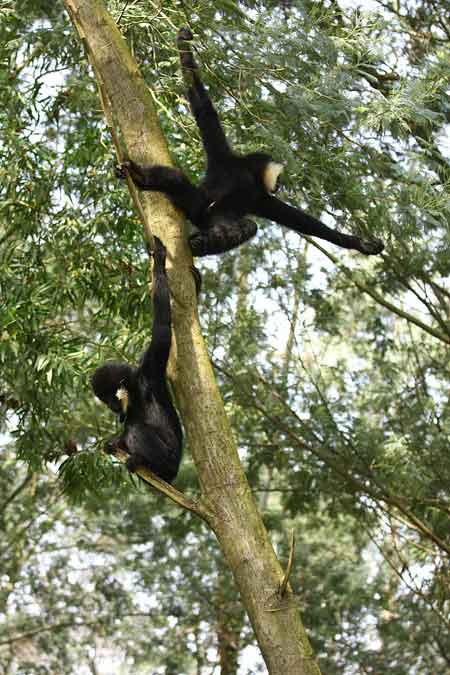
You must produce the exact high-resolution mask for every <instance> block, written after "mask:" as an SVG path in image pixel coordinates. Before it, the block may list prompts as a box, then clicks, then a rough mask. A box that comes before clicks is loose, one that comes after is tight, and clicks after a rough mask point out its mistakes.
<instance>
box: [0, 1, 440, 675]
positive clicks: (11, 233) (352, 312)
mask: <svg viewBox="0 0 450 675" xmlns="http://www.w3.org/2000/svg"><path fill="white" fill-rule="evenodd" d="M108 6H109V8H110V10H111V13H112V15H113V16H114V17H115V19H116V21H117V22H118V23H119V25H120V27H121V30H122V31H123V34H124V36H125V38H126V39H127V41H128V42H129V44H130V46H131V48H132V49H133V51H134V54H135V56H136V59H137V61H138V62H139V64H140V65H141V68H142V72H143V73H144V75H145V77H146V79H147V81H148V83H149V86H151V87H152V90H153V91H154V96H155V100H156V103H157V106H158V109H159V111H160V115H161V123H162V125H163V128H164V131H165V132H166V134H167V138H168V142H169V145H170V148H171V151H172V154H173V156H174V158H175V160H176V161H177V162H178V163H179V164H180V165H181V166H182V167H183V168H184V169H185V170H186V171H187V172H188V173H189V174H190V175H191V176H197V175H198V174H199V173H200V172H201V171H202V169H203V158H202V153H201V147H200V143H199V138H198V134H197V131H196V128H195V125H194V123H193V121H192V119H191V117H190V116H189V114H188V111H187V108H186V103H185V99H184V97H183V91H182V83H181V79H180V77H179V72H178V59H177V54H176V52H175V47H174V36H175V32H176V28H178V27H179V26H181V25H185V24H186V23H189V24H190V25H191V27H192V28H193V30H194V32H195V34H196V39H197V42H198V44H199V54H198V57H199V61H200V62H201V64H202V68H203V72H204V77H205V81H206V82H207V84H208V86H209V89H210V91H211V94H212V96H213V98H214V100H215V102H216V103H217V105H218V107H219V108H220V110H221V115H222V118H223V119H224V123H225V126H226V129H227V133H229V135H230V138H232V139H233V141H234V143H235V147H236V148H237V149H241V150H243V151H251V150H253V149H257V148H260V147H265V148H267V149H268V150H270V151H272V152H273V154H274V155H275V156H277V157H279V158H281V159H283V160H285V161H286V162H287V170H286V179H285V183H284V187H283V194H282V196H283V198H286V199H287V200H291V201H292V203H293V204H299V205H302V206H303V207H304V208H307V209H308V210H309V211H310V212H311V213H313V214H314V215H317V216H320V217H322V218H323V219H324V220H326V221H327V222H328V223H330V224H334V225H336V226H338V227H342V229H345V230H346V231H353V232H355V233H357V234H365V235H367V233H368V232H371V233H373V234H374V235H375V236H376V237H380V238H382V239H384V241H385V242H386V250H385V253H384V254H383V256H381V257H380V258H377V259H370V260H367V259H365V258H363V257H362V256H358V254H353V253H349V252H344V251H342V250H338V249H336V248H333V247H332V246H325V245H324V246H323V247H322V246H318V245H317V243H316V242H314V241H310V242H309V241H306V240H304V239H301V238H300V237H298V236H296V235H295V234H294V233H288V232H287V231H283V230H282V228H280V227H278V226H275V225H270V224H269V223H264V224H262V225H261V228H260V232H259V235H258V237H257V238H256V239H255V240H254V241H253V242H252V243H251V244H250V245H247V246H246V247H243V248H242V249H240V251H238V252H232V253H229V254H227V255H224V256H223V257H221V258H219V259H215V258H211V259H207V260H202V261H201V263H200V264H199V267H200V268H201V271H202V274H203V279H204V281H203V283H204V292H203V294H202V296H201V298H200V313H201V316H202V324H203V327H204V332H205V335H206V336H207V340H208V345H209V349H210V354H211V358H212V359H213V362H214V365H215V367H216V374H217V376H218V378H219V381H220V385H221V389H222V393H223V396H224V399H225V402H226V406H227V412H228V413H229V416H230V419H231V421H232V424H233V428H234V430H235V433H236V437H237V439H238V443H239V447H240V449H241V455H242V461H243V462H244V464H245V466H246V470H247V474H248V476H249V479H250V481H251V484H252V487H253V489H254V491H255V494H256V495H257V497H258V500H259V503H260V506H261V509H262V511H263V514H264V517H265V521H266V524H267V526H268V527H269V528H270V531H271V535H272V537H273V541H274V542H275V544H276V545H277V550H278V552H279V554H280V557H281V558H282V559H284V558H286V559H287V556H288V540H289V537H288V533H289V531H290V530H291V529H294V530H295V532H296V534H297V558H296V563H295V567H294V571H293V573H292V577H291V582H292V585H293V587H294V589H295V591H296V593H297V595H298V601H299V603H300V605H301V608H302V613H303V617H304V620H305V623H306V625H307V627H308V630H309V632H310V636H311V640H312V642H313V644H314V647H315V649H316V650H317V653H318V656H319V659H320V663H321V666H322V669H323V672H324V673H327V675H330V674H333V673H346V674H348V675H350V674H352V673H361V672H364V673H374V674H376V675H381V674H382V673H387V672H389V673H396V675H397V674H398V675H403V674H404V675H406V674H409V673H428V672H430V673H431V672H432V673H436V674H437V675H439V674H444V673H446V672H448V669H449V668H450V637H449V636H450V630H449V628H450V626H449V620H448V616H449V609H450V598H449V584H450V575H449V571H448V570H449V567H448V561H449V556H450V536H449V515H450V495H449V488H448V486H449V484H450V457H449V450H448V438H449V434H450V418H449V407H450V402H449V385H450V382H449V380H450V370H449V366H448V362H449V359H448V348H449V344H450V322H449V311H450V286H449V284H448V274H449V268H450V231H449V219H450V199H449V188H450V182H449V178H450V172H449V155H450V125H449V123H450V76H449V69H448V63H449V59H450V11H449V10H448V8H447V7H446V6H445V5H444V3H439V2H435V1H434V0H422V1H418V2H413V1H412V0H399V1H398V2H394V3H390V2H386V3H384V2H381V1H378V0H373V2H371V3H370V4H369V3H365V7H367V11H366V10H365V11H364V12H363V11H362V10H359V9H356V3H354V2H351V1H349V0H347V1H346V2H344V1H341V0H329V1H328V0H324V1H323V2H321V1H314V0H311V1H310V2H308V1H305V2H257V3H256V2H240V3H234V2H229V1H228V0H221V1H219V2H214V3H211V2H206V0H200V2H193V1H192V2H183V3H175V2H171V1H169V0H165V1H164V2H160V3H154V2H152V1H150V0H137V1H135V2H126V1H125V0H120V1H118V0H111V2H109V3H108ZM0 64H1V68H0V122H1V123H0V128H1V138H0V158H1V161H0V297H1V316H0V322H1V323H0V423H1V431H2V432H3V435H2V441H3V446H4V448H5V449H4V450H2V461H1V462H0V486H1V488H0V527H1V530H2V537H1V544H0V568H1V570H2V572H1V575H0V580H1V584H0V627H1V633H0V672H1V673H4V674H5V675H6V674H8V675H9V674H10V673H21V674H22V673H23V674H25V673H26V674H28V673H55V672H58V673H68V674H69V673H77V674H78V673H81V674H83V673H91V672H92V673H96V672H99V673H104V672H105V673H106V672H111V668H113V671H114V672H118V673H119V672H123V673H138V672H143V673H144V672H145V673H148V672H152V673H165V674H166V675H169V674H171V673H173V675H181V674H182V673H186V674H188V675H190V674H191V673H211V672H215V673H218V672H221V673H222V675H225V674H226V673H230V674H231V673H234V672H236V661H237V659H239V661H240V664H241V670H240V671H239V672H240V673H255V672H259V671H258V667H259V668H262V666H258V665H255V664H257V663H259V661H258V657H257V656H255V654H254V650H253V649H252V644H253V636H252V633H251V630H250V628H249V626H248V625H247V623H246V620H245V617H244V614H243V610H242V606H241V604H240V602H239V599H238V597H237V595H236V591H235V589H234V586H233V583H232V580H231V578H230V575H229V572H228V570H227V568H226V566H225V563H224V561H223V560H222V558H221V555H220V553H219V551H218V550H217V547H216V544H215V542H214V541H213V538H212V536H211V535H210V534H208V533H207V532H206V529H205V527H204V526H202V525H201V524H200V523H199V522H198V521H196V520H195V519H194V517H193V516H191V515H190V514H188V513H185V512H182V511H180V510H179V509H177V508H175V507H173V506H169V504H168V503H166V502H164V501H163V498H162V497H160V496H157V495H153V494H152V493H148V492H147V491H145V490H144V489H143V488H142V486H141V485H140V484H138V483H137V481H134V482H133V481H131V480H130V479H129V478H128V476H127V475H126V473H125V472H124V471H123V470H122V468H121V467H119V466H116V465H113V464H112V463H111V462H110V459H108V458H106V457H104V456H103V454H102V453H101V452H100V448H101V447H102V443H103V440H104V439H105V438H106V437H108V436H110V435H111V427H112V425H113V424H114V423H113V421H112V416H110V415H109V414H108V412H107V411H103V410H102V409H101V407H100V406H98V405H97V404H96V403H95V401H94V400H93V397H92V395H91V393H90V390H89V375H90V373H91V372H92V371H93V370H94V368H95V367H96V366H97V365H98V364H99V362H101V361H103V360H105V359H106V358H115V359H130V360H133V359H136V358H137V356H138V355H139V354H140V352H141V351H142V349H143V347H144V345H145V344H146V342H147V341H148V338H149V327H150V323H151V321H150V320H151V316H150V312H151V305H150V301H149V294H148V264H147V257H146V254H145V247H144V243H143V238H142V227H141V225H140V223H139V221H138V218H137V216H136V214H135V213H134V212H133V211H132V208H131V203H130V199H129V195H128V193H127V191H126V189H125V188H124V187H123V186H122V185H121V184H119V183H118V182H117V181H116V180H115V179H114V177H113V172H112V167H113V165H114V154H113V150H112V144H111V140H110V137H109V134H108V132H107V130H106V127H105V123H104V120H103V116H102V111H101V108H100V105H99V101H98V96H97V91H96V87H95V82H94V80H93V78H92V76H91V73H90V72H89V68H88V67H87V65H86V59H85V55H84V53H83V50H82V46H81V44H80V43H79V41H78V39H77V37H76V35H75V33H74V31H73V29H72V27H71V25H70V22H69V20H68V16H67V14H66V13H65V11H64V6H63V2H62V0H53V2H51V3H49V2H46V1H43V0H16V1H13V0H0ZM58 470H59V478H57V471H58ZM178 487H179V488H180V489H182V490H186V491H187V492H188V493H191V494H195V493H196V492H197V484H196V480H195V470H194V467H193V464H192V461H191V459H190V453H189V449H186V451H185V457H184V463H183V468H182V472H181V474H180V478H179V481H178ZM318 598H319V601H318ZM111 664H112V665H111ZM214 665H215V666H216V670H214V671H213V668H214ZM108 668H109V670H108ZM149 669H150V670H149ZM261 672H263V670H261Z"/></svg>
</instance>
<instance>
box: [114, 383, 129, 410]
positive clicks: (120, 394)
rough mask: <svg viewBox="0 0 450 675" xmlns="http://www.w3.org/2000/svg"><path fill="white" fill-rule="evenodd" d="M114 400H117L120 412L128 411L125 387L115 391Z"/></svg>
mask: <svg viewBox="0 0 450 675" xmlns="http://www.w3.org/2000/svg"><path fill="white" fill-rule="evenodd" d="M116 398H117V399H119V401H120V405H121V406H122V410H123V412H124V413H126V412H127V409H128V392H127V390H126V389H125V387H120V388H119V389H118V390H117V391H116Z"/></svg>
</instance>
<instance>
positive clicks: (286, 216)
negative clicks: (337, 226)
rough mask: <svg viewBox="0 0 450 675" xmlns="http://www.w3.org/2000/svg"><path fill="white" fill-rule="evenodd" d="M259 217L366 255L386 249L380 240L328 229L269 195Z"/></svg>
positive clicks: (258, 209) (259, 210)
mask: <svg viewBox="0 0 450 675" xmlns="http://www.w3.org/2000/svg"><path fill="white" fill-rule="evenodd" d="M255 215H257V216H261V217H262V218H267V219H268V220H273V221H275V222H276V223H279V224H280V225H285V226H286V227H288V228H289V229H291V230H294V231H295V232H298V233H299V234H307V235H311V236H312V237H319V239H325V241H329V242H331V243H332V244H336V245H337V246H341V247H342V248H353V249H356V250H357V251H360V252H361V253H365V254H366V255H376V254H378V253H381V251H382V250H383V248H384V245H383V243H382V242H381V241H380V240H379V239H371V240H364V239H360V238H359V237H356V236H354V235H348V234H343V233H342V232H337V230H332V229H331V228H330V227H327V226H326V225H324V224H323V223H321V222H320V220H317V219H316V218H313V217H312V216H309V215H308V214H307V213H305V212H304V211H302V210H301V209H297V208H294V207H293V206H289V205H288V204H285V203H284V202H282V201H281V200H280V199H277V198H276V197H272V196H269V195H267V196H266V197H264V199H262V200H261V201H260V203H259V204H258V206H257V208H256V214H255Z"/></svg>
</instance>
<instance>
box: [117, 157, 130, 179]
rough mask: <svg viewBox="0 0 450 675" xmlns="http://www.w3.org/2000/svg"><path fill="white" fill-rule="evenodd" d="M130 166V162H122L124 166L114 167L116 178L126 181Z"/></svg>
mask: <svg viewBox="0 0 450 675" xmlns="http://www.w3.org/2000/svg"><path fill="white" fill-rule="evenodd" d="M129 166H130V162H129V161H125V162H122V164H116V166H115V167H114V175H115V176H116V178H120V180H126V178H127V176H128V169H129Z"/></svg>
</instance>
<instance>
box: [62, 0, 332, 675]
mask: <svg viewBox="0 0 450 675" xmlns="http://www.w3.org/2000/svg"><path fill="white" fill-rule="evenodd" d="M65 4H66V7H67V9H68V11H69V13H70V16H71V18H72V21H73V23H74V25H75V27H76V29H77V31H78V33H79V35H80V37H81V38H82V40H83V42H84V43H85V45H86V47H87V51H88V54H89V57H90V59H91V63H92V65H93V67H94V73H95V76H96V78H97V80H98V81H99V84H100V86H101V88H102V89H103V91H104V92H106V95H107V97H108V99H109V103H110V106H111V110H112V112H113V117H114V123H115V125H116V126H117V129H118V130H119V131H120V134H121V137H122V141H123V143H124V144H125V146H126V149H127V153H128V155H129V156H130V157H131V158H132V159H133V160H135V161H137V162H139V163H143V164H168V165H170V164H171V160H170V156H169V153H168V150H167V146H166V143H165V140H164V137H163V135H162V132H161V128H160V125H159V121H158V118H157V115H156V111H155V108H154V105H153V100H152V98H151V95H150V93H149V91H148V88H147V85H146V84H145V83H144V81H143V80H142V78H141V76H140V74H139V71H138V68H137V65H136V63H135V62H134V60H133V58H132V56H131V54H130V52H129V50H128V47H127V45H126V42H125V40H124V39H123V37H122V35H121V34H120V32H119V30H118V28H117V26H116V24H115V23H114V21H113V19H112V17H111V16H110V15H109V14H108V12H107V11H106V9H105V7H104V4H103V2H102V0H65ZM174 42H175V35H174ZM140 198H141V202H142V207H143V213H144V214H145V217H146V221H147V224H146V226H145V229H146V230H147V229H148V228H149V226H148V224H149V223H151V230H152V232H153V233H154V234H156V235H157V236H159V237H160V238H161V239H162V241H163V242H164V244H165V245H166V246H167V251H168V274H169V279H170V286H171V291H172V295H173V303H172V304H173V333H174V338H173V344H172V349H171V356H170V362H169V377H170V379H171V382H172V384H173V388H174V392H175V396H176V402H177V406H178V409H179V411H180V414H181V417H182V419H183V423H184V427H185V430H186V436H187V441H188V443H189V447H190V448H191V449H192V453H193V456H194V461H195V464H196V467H197V471H198V475H199V480H200V485H201V490H202V500H201V501H203V503H204V505H205V507H206V509H205V510H206V511H207V512H208V518H207V520H208V523H209V525H210V527H211V528H212V529H213V530H214V532H215V534H216V536H217V539H218V540H219V543H220V546H221V549H222V551H223V553H224V555H225V558H226V560H227V562H228V564H229V566H230V568H231V570H232V572H233V575H234V578H235V580H236V583H237V585H238V588H239V591H240V593H241V597H242V602H243V604H244V606H245V608H246V610H247V612H248V615H249V617H250V621H251V623H252V626H253V628H254V631H255V634H256V638H257V640H258V643H259V646H260V648H261V651H262V654H263V657H264V660H265V662H266V664H267V668H268V670H269V672H270V673H274V674H275V673H276V674H278V675H313V674H314V675H318V674H319V673H320V671H319V667H318V665H317V663H316V661H315V660H314V656H313V653H312V649H311V647H310V644H309V641H308V638H307V636H306V634H305V630H304V628H303V625H302V622H301V618H300V612H299V610H298V606H297V603H296V601H295V599H294V598H293V595H292V590H291V589H290V587H289V586H288V588H287V592H286V593H285V595H284V596H283V597H281V596H280V594H279V586H280V583H281V581H282V579H283V570H282V568H281V567H280V565H279V563H278V560H277V558H276V556H275V553H274V550H273V548H272V545H271V543H270V541H269V538H268V536H267V532H266V530H265V528H264V526H263V523H262V520H261V517H260V514H259V513H258V510H257V507H256V503H255V500H254V498H253V495H252V493H251V491H250V487H249V485H248V482H247V479H246V477H245V474H244V472H243V469H242V466H241V464H240V461H239V457H238V453H237V449H236V444H235V442H234V439H233V434H232V430H231V428H230V425H229V423H228V419H227V417H226V415H225V410H224V406H223V402H222V399H221V396H220V393H219V391H218V388H217V384H216V381H215V378H214V373H213V370H212V367H211V363H210V360H209V357H208V354H207V351H206V347H205V344H204V341H203V337H202V334H201V331H200V326H199V321H198V315H197V304H196V298H195V292H194V284H193V281H192V275H191V271H190V266H191V264H192V258H191V255H190V252H189V249H188V247H187V244H186V235H185V229H184V219H183V218H182V215H181V214H180V213H179V212H177V211H176V209H175V208H174V207H173V206H172V205H171V204H170V203H169V202H168V200H167V199H166V198H165V197H164V195H162V194H159V193H153V192H147V193H145V194H141V195H140ZM146 234H147V238H148V239H150V237H148V234H149V232H148V231H147V233H146Z"/></svg>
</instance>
